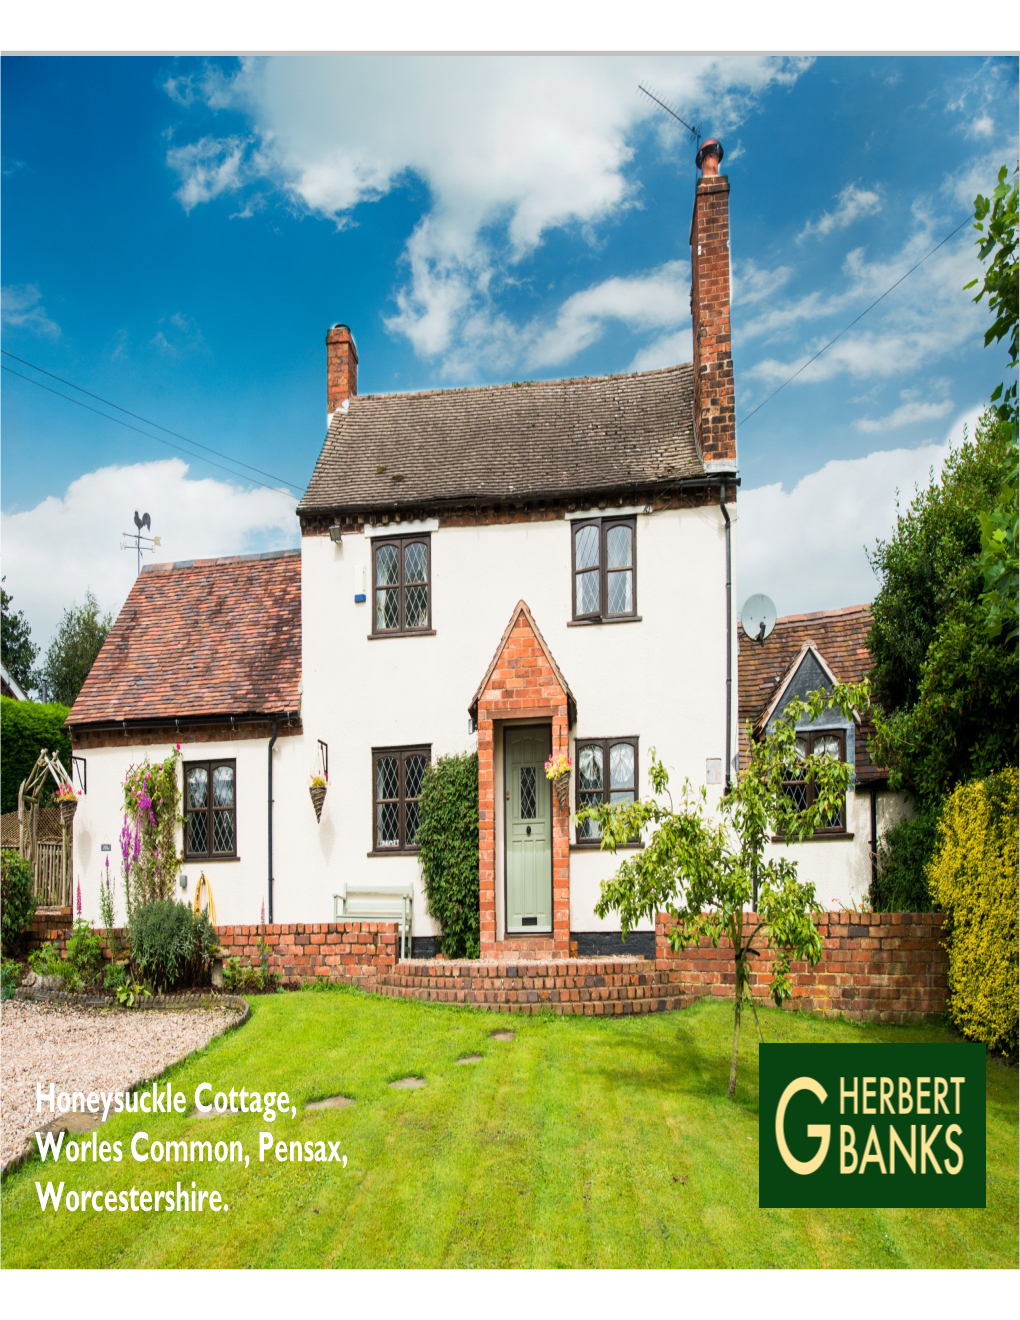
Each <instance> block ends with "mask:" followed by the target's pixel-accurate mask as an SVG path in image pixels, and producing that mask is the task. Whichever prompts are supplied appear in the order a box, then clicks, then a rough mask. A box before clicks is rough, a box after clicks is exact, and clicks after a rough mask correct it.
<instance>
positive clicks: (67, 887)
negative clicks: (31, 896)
mask: <svg viewBox="0 0 1020 1320" xmlns="http://www.w3.org/2000/svg"><path fill="white" fill-rule="evenodd" d="M36 847H37V848H38V849H39V871H38V879H37V880H36V886H35V901H36V906H37V907H41V908H49V907H70V906H71V889H72V884H71V875H72V870H73V868H72V866H71V849H70V847H68V849H67V870H66V873H65V870H64V845H63V844H62V843H38V844H36Z"/></svg>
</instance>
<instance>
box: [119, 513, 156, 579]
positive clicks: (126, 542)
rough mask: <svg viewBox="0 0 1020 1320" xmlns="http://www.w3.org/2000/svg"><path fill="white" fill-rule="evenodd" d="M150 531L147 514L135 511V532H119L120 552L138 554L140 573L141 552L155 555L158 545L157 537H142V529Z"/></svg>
mask: <svg viewBox="0 0 1020 1320" xmlns="http://www.w3.org/2000/svg"><path fill="white" fill-rule="evenodd" d="M143 528H144V529H145V530H146V531H149V532H151V531H152V519H151V518H150V517H149V515H148V514H147V513H139V512H138V510H137V509H135V530H134V531H133V532H121V536H122V538H123V539H122V541H121V543H120V548H121V549H122V550H135V551H137V553H138V572H139V573H140V572H141V571H142V552H143V551H147V552H148V553H149V554H155V553H156V547H157V546H158V545H159V537H158V536H143V535H142V529H143Z"/></svg>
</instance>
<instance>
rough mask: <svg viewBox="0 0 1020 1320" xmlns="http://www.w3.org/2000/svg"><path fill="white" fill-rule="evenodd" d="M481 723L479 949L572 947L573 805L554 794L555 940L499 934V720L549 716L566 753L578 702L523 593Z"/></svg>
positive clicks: (493, 953)
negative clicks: (500, 936) (562, 803)
mask: <svg viewBox="0 0 1020 1320" xmlns="http://www.w3.org/2000/svg"><path fill="white" fill-rule="evenodd" d="M469 712H470V714H471V716H472V718H473V719H475V720H476V721H477V723H478V883H479V902H480V907H481V955H482V958H484V959H492V958H497V957H498V956H499V955H500V954H501V953H508V952H512V951H516V952H527V951H534V952H535V953H536V954H538V953H544V952H555V953H557V954H564V955H569V952H570V805H569V802H568V804H567V805H566V806H562V807H561V806H560V805H559V803H558V802H557V800H556V794H555V793H553V794H551V798H552V891H553V892H552V907H553V929H552V939H551V940H550V938H549V937H548V936H545V937H544V938H542V937H539V938H535V937H527V936H525V937H520V936H514V937H513V938H511V939H505V940H497V939H496V849H497V847H498V846H499V843H500V841H499V840H498V839H497V838H496V767H495V738H494V729H493V726H494V723H495V722H496V721H514V720H534V719H545V718H548V719H549V722H550V724H551V725H552V750H553V755H554V756H555V755H556V753H557V752H562V753H564V755H566V754H567V752H568V746H569V743H568V738H569V731H570V728H571V727H572V726H573V724H574V723H575V721H576V719H577V703H576V702H575V701H574V696H573V693H572V692H571V691H570V687H569V685H568V684H567V681H566V679H565V678H564V677H563V674H562V673H561V672H560V667H559V665H557V663H556V661H555V660H554V659H553V657H552V653H551V652H550V650H549V648H548V646H547V645H546V643H545V639H544V638H543V636H542V634H541V632H539V629H538V624H537V623H536V622H535V620H534V618H533V617H532V614H531V611H530V610H529V609H528V607H527V605H526V604H525V602H524V601H523V600H520V601H518V602H517V604H516V605H515V606H514V609H513V613H512V614H511V615H510V622H509V623H508V624H507V626H506V631H505V632H504V633H503V636H502V639H501V640H500V643H499V646H498V647H497V648H496V654H495V655H494V656H493V658H492V663H491V664H490V665H489V668H488V669H487V670H486V673H485V677H484V678H483V679H482V681H481V683H480V684H479V685H478V690H477V692H476V693H475V695H474V699H473V700H472V702H471V705H470V707H469Z"/></svg>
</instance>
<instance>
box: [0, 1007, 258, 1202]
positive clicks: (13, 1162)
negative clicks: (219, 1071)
mask: <svg viewBox="0 0 1020 1320" xmlns="http://www.w3.org/2000/svg"><path fill="white" fill-rule="evenodd" d="M37 996H38V997H37ZM12 998H16V999H20V1000H21V1001H22V1002H28V1003H72V1004H73V1003H77V1004H79V1005H80V1006H81V1007H83V1008H93V1007H97V1006H98V1007H105V1006H108V1004H109V1001H110V998H111V996H109V995H76V994H71V993H70V992H69V991H67V990H38V991H34V992H33V991H31V990H25V991H24V993H19V991H17V990H15V992H14V994H13V996H12ZM113 1000H114V1003H116V996H113ZM142 1006H144V1007H145V1008H149V1009H152V1008H158V1009H166V1010H168V1011H169V1010H170V1009H173V1008H227V1009H234V1010H235V1012H236V1013H237V1016H236V1017H235V1019H234V1021H233V1022H228V1023H227V1025H226V1026H225V1027H224V1028H223V1030H222V1031H218V1032H217V1033H216V1036H213V1038H212V1039H213V1040H215V1039H216V1037H217V1036H225V1035H226V1034H227V1032H228V1031H236V1030H237V1029H238V1027H243V1026H244V1024H245V1023H246V1022H247V1021H248V1019H249V1018H250V1017H251V1005H250V1004H249V1003H248V1001H247V999H243V998H242V997H241V996H240V995H208V994H207V995H177V996H174V995H153V996H152V998H151V999H149V1000H143V1003H142V1004H139V1005H136V1007H142ZM118 1007H120V1005H118ZM238 1010H240V1011H238ZM124 1011H125V1012H126V1013H133V1012H134V1011H135V1009H133V1008H131V1009H128V1008H126V1009H125V1010H124ZM200 1048H201V1049H205V1048H206V1046H205V1045H203V1046H201V1047H200ZM197 1053H198V1050H192V1051H191V1053H190V1054H185V1055H184V1056H183V1057H182V1058H180V1059H175V1060H174V1062H173V1063H168V1064H167V1066H166V1068H163V1069H161V1070H160V1071H159V1072H158V1073H154V1074H153V1075H152V1076H151V1077H142V1078H139V1080H138V1081H137V1082H132V1083H131V1085H130V1086H125V1087H115V1088H114V1089H115V1090H123V1091H124V1092H125V1093H126V1094H127V1095H131V1094H132V1093H133V1092H135V1091H144V1090H145V1089H146V1088H147V1087H149V1086H151V1085H152V1084H153V1082H157V1081H159V1079H160V1077H162V1076H163V1073H165V1072H166V1071H167V1069H168V1068H176V1067H177V1065H178V1064H179V1063H184V1062H185V1060H186V1059H189V1058H190V1057H191V1054H197ZM53 1122H57V1120H53ZM50 1126H51V1123H47V1124H45V1125H44V1126H43V1127H41V1128H39V1131H40V1132H45V1131H46V1130H47V1128H49V1127H50ZM35 1151H36V1143H35V1142H34V1141H29V1142H26V1143H25V1147H24V1149H23V1150H22V1151H21V1154H20V1155H15V1156H14V1157H13V1158H12V1159H10V1160H9V1161H8V1163H7V1164H5V1165H4V1166H3V1169H0V1181H2V1182H6V1181H7V1176H8V1174H10V1173H13V1172H14V1170H15V1169H18V1168H20V1167H21V1165H22V1164H24V1163H25V1162H26V1161H27V1160H28V1159H29V1157H30V1156H31V1155H33V1154H35Z"/></svg>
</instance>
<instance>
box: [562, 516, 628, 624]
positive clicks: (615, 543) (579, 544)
mask: <svg viewBox="0 0 1020 1320" xmlns="http://www.w3.org/2000/svg"><path fill="white" fill-rule="evenodd" d="M636 532H637V526H636V522H635V520H634V519H633V518H594V519H591V520H590V521H585V522H575V523H574V524H573V538H574V542H573V562H574V592H573V596H574V607H573V608H574V618H575V619H578V620H588V621H591V622H593V623H594V622H599V621H601V620H607V619H626V618H633V617H634V616H635V615H636V614H637V557H636V553H635V551H636V539H637V537H636Z"/></svg>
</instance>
